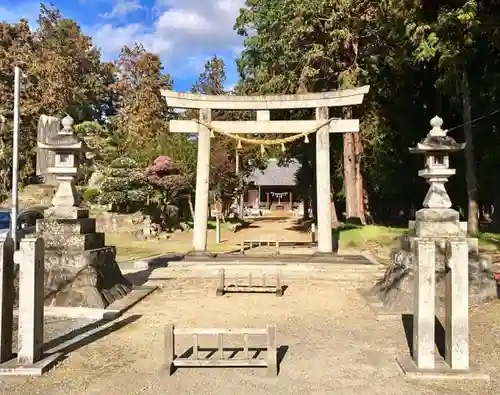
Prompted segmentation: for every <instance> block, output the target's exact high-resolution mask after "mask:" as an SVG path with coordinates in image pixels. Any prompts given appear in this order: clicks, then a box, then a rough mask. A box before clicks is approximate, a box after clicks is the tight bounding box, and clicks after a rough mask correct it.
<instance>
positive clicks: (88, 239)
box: [41, 233, 105, 251]
mask: <svg viewBox="0 0 500 395" xmlns="http://www.w3.org/2000/svg"><path fill="white" fill-rule="evenodd" d="M41 237H43V239H44V241H45V248H47V249H51V248H56V249H59V250H62V251H64V250H68V249H74V250H75V249H76V250H80V251H82V250H94V249H97V248H101V247H104V240H105V236H104V233H87V234H83V235H82V234H64V233H52V234H51V233H42V234H41Z"/></svg>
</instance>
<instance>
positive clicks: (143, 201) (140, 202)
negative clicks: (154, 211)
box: [98, 158, 151, 212]
mask: <svg viewBox="0 0 500 395" xmlns="http://www.w3.org/2000/svg"><path fill="white" fill-rule="evenodd" d="M103 176H104V177H103V181H102V183H101V188H100V189H101V192H100V193H99V194H98V202H99V203H100V204H110V205H111V206H112V208H111V209H112V210H113V211H120V212H128V211H130V210H133V211H135V210H136V209H138V208H139V209H141V208H143V207H144V206H145V205H147V202H148V197H149V194H150V189H151V188H150V187H149V185H148V184H147V181H146V178H145V176H144V174H143V170H142V169H141V168H139V166H138V164H137V163H136V162H135V161H133V160H132V159H129V158H118V159H115V160H114V161H113V162H111V164H110V166H109V167H108V168H107V169H105V170H104V171H103Z"/></svg>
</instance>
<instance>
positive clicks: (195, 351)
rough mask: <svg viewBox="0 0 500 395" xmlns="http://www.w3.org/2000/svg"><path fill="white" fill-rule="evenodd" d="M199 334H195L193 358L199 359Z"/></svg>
mask: <svg viewBox="0 0 500 395" xmlns="http://www.w3.org/2000/svg"><path fill="white" fill-rule="evenodd" d="M198 350H199V347H198V334H197V333H195V334H193V359H198Z"/></svg>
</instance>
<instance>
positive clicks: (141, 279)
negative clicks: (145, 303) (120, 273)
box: [124, 255, 184, 287]
mask: <svg viewBox="0 0 500 395" xmlns="http://www.w3.org/2000/svg"><path fill="white" fill-rule="evenodd" d="M183 259H184V255H163V256H159V257H156V258H153V259H150V260H148V268H147V269H144V270H139V271H137V272H133V273H127V274H124V276H125V278H126V279H127V280H128V281H130V282H131V283H132V284H133V285H134V286H137V287H139V286H141V285H144V284H145V283H146V282H147V281H148V279H149V277H150V276H151V273H152V272H153V271H154V270H155V269H158V268H164V267H168V264H169V262H178V261H182V260H183Z"/></svg>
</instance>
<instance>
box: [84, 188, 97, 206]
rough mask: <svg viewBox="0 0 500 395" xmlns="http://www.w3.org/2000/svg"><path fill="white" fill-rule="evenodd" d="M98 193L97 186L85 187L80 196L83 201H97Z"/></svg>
mask: <svg viewBox="0 0 500 395" xmlns="http://www.w3.org/2000/svg"><path fill="white" fill-rule="evenodd" d="M99 194H100V191H99V189H97V188H87V189H85V191H84V192H83V194H82V198H83V201H84V202H87V203H97V198H98V196H99Z"/></svg>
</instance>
